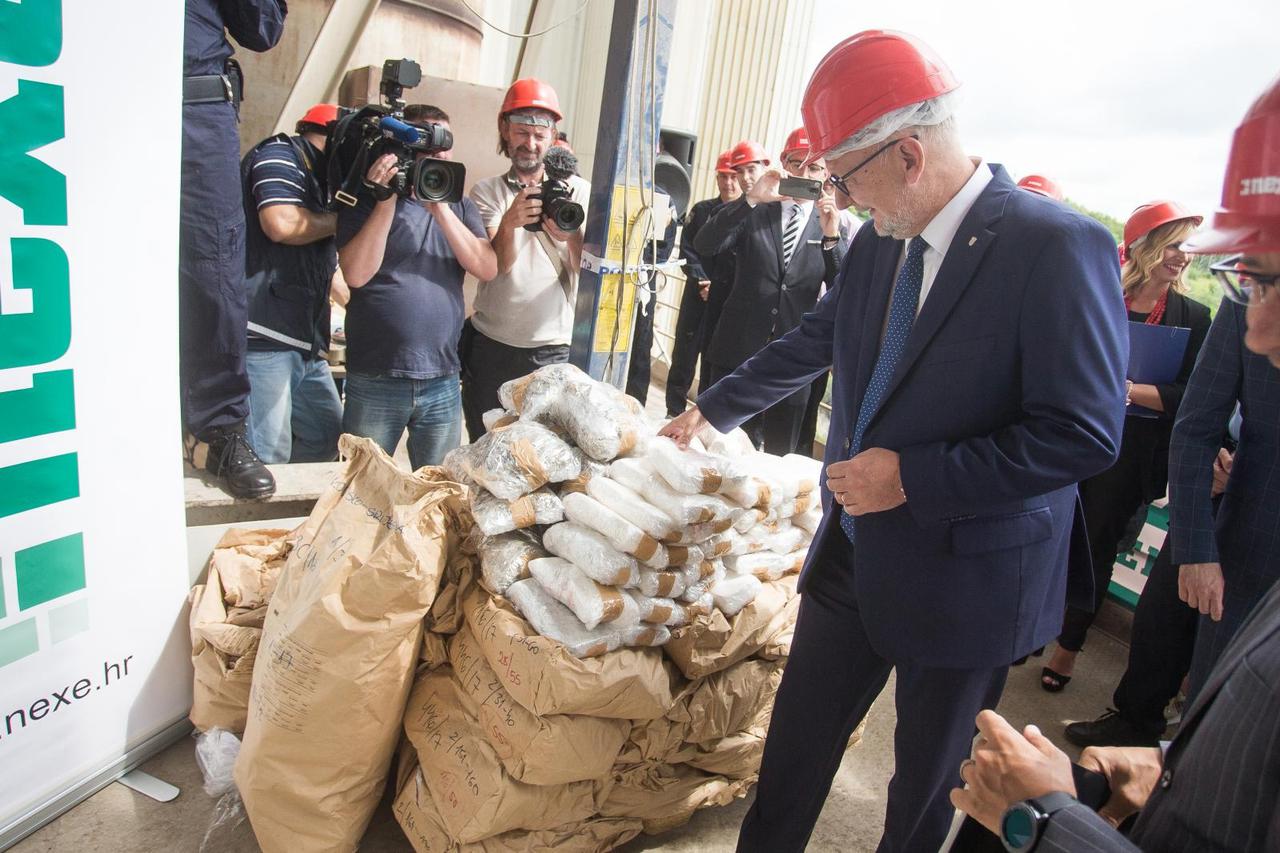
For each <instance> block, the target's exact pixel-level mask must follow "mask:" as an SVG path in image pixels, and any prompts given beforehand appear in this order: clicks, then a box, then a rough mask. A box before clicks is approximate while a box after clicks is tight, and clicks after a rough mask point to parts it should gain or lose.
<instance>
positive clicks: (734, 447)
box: [697, 424, 756, 458]
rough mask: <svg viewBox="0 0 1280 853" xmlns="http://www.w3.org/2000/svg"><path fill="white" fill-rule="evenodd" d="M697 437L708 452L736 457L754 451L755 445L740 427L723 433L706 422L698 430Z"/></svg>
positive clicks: (747, 454)
mask: <svg viewBox="0 0 1280 853" xmlns="http://www.w3.org/2000/svg"><path fill="white" fill-rule="evenodd" d="M697 438H698V439H699V440H700V441H701V442H702V445H703V446H704V447H705V448H706V449H707V452H708V453H715V454H718V455H720V456H730V457H734V458H736V457H740V456H749V455H751V454H753V453H755V452H756V448H755V445H753V444H752V443H751V439H750V438H749V437H748V436H747V434H746V432H744V431H743V430H742V428H741V427H739V428H737V429H733V430H730V431H729V432H727V433H724V432H719V431H718V430H716V428H715V427H713V426H712V425H711V424H707V425H706V426H704V427H703V428H702V429H700V430H698V435H697Z"/></svg>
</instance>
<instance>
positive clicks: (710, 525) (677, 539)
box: [663, 518, 733, 545]
mask: <svg viewBox="0 0 1280 853" xmlns="http://www.w3.org/2000/svg"><path fill="white" fill-rule="evenodd" d="M731 527H733V519H731V518H724V519H721V520H720V521H704V522H703V523H702V524H686V525H685V526H684V527H677V528H676V529H675V530H673V531H672V532H671V533H670V534H668V535H667V538H666V539H665V540H663V541H664V542H666V543H667V544H668V545H702V544H703V543H704V542H706V541H707V540H708V539H710V538H711V537H713V536H716V535H718V534H721V533H724V532H725V531H726V530H728V529H729V528H731Z"/></svg>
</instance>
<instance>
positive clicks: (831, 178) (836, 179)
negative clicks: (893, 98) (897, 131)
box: [827, 133, 920, 198]
mask: <svg viewBox="0 0 1280 853" xmlns="http://www.w3.org/2000/svg"><path fill="white" fill-rule="evenodd" d="M919 138H920V137H919V135H918V134H915V133H913V134H911V135H910V136H899V137H898V138H897V139H890V140H889V141H888V142H886V143H885V144H884V145H881V146H880V147H879V148H877V149H876V150H875V152H874V153H873V154H872V155H871V156H870V157H868V158H867V159H865V160H863V161H862V162H861V163H859V164H858V165H856V166H854V167H853V168H852V169H850V170H849V171H847V172H845V173H844V174H843V175H828V176H827V181H828V182H829V183H830V184H831V186H833V187H835V188H836V189H838V190H840V192H842V193H844V194H845V195H847V196H849V197H850V198H853V194H852V193H851V192H849V185H848V184H846V183H845V181H847V180H848V179H849V178H852V177H853V174H854V172H857V171H858V170H859V169H861V168H862V167H863V166H865V165H867V164H868V163H870V162H871V161H872V160H874V159H876V158H877V157H879V156H880V155H881V154H883V153H884V152H886V151H888V150H889V149H890V148H892V147H893V146H895V145H897V144H898V143H899V142H901V141H902V140H904V139H919Z"/></svg>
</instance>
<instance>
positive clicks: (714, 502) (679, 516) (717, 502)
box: [642, 477, 738, 541]
mask: <svg viewBox="0 0 1280 853" xmlns="http://www.w3.org/2000/svg"><path fill="white" fill-rule="evenodd" d="M642 494H643V495H644V499H645V500H647V501H648V502H649V503H651V504H653V505H654V506H656V507H657V508H658V509H660V510H662V511H663V512H664V513H666V514H667V515H669V516H671V518H673V519H675V522H676V526H677V528H681V527H688V526H689V525H694V524H705V523H707V522H711V521H726V520H728V521H729V522H730V524H732V521H731V519H732V518H733V517H734V514H735V512H736V511H737V510H738V507H735V506H734V505H733V504H731V503H729V502H728V501H727V500H725V499H724V498H722V497H720V496H719V495H701V494H698V495H686V494H681V493H680V492H677V491H676V490H675V489H673V488H671V487H670V486H669V485H667V483H666V482H665V481H664V480H662V479H661V478H659V477H651V478H650V479H649V480H648V481H647V482H645V484H644V491H643V492H642ZM726 526H728V525H726ZM691 541H697V540H691Z"/></svg>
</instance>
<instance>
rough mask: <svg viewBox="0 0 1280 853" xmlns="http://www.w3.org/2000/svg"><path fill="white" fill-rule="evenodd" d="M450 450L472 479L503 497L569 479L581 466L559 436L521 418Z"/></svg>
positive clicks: (512, 498)
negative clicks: (475, 440) (455, 454)
mask: <svg viewBox="0 0 1280 853" xmlns="http://www.w3.org/2000/svg"><path fill="white" fill-rule="evenodd" d="M459 451H461V452H460V453H459ZM451 453H459V457H460V460H461V464H462V466H463V468H464V469H465V470H466V472H467V473H468V474H470V475H471V478H472V479H473V480H475V481H476V482H477V483H479V484H480V485H482V486H484V487H485V488H486V489H488V490H489V491H490V492H492V493H493V495H494V496H495V497H499V498H502V499H503V500H506V501H513V500H515V499H516V498H518V497H520V496H521V495H525V494H528V493H529V492H532V491H533V490H534V489H537V488H539V487H541V486H544V485H546V484H547V483H559V482H562V481H564V480H572V479H573V478H574V477H576V476H578V474H579V473H581V470H582V465H581V463H580V462H579V461H578V457H577V456H576V455H574V453H573V450H572V449H571V448H570V447H569V445H567V444H565V443H564V442H563V441H562V440H561V439H560V438H559V436H557V435H556V434H555V433H553V432H552V431H551V430H549V429H547V428H546V427H544V426H541V425H540V424H536V423H531V422H528V421H525V420H519V421H517V422H515V423H513V424H511V425H510V426H508V427H503V428H502V429H498V430H494V431H493V432H487V433H485V434H484V436H483V437H482V438H481V439H480V440H479V441H477V442H476V443H475V444H471V445H464V446H463V447H460V448H457V449H456V450H454V451H451Z"/></svg>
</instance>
